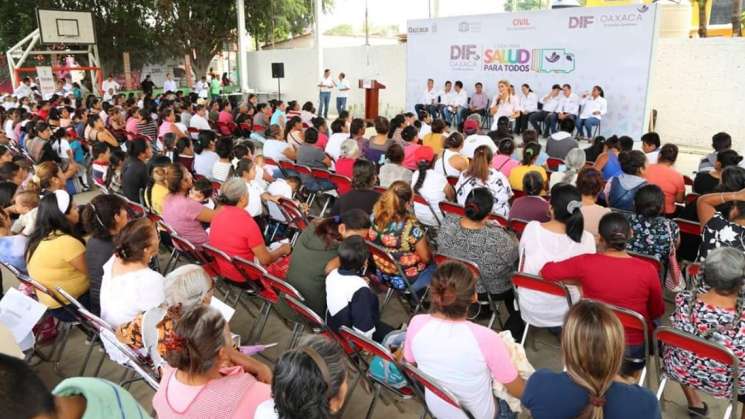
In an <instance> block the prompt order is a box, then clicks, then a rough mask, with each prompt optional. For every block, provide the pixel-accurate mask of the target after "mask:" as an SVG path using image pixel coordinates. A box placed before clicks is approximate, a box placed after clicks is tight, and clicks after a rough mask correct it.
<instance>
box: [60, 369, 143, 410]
mask: <svg viewBox="0 0 745 419" xmlns="http://www.w3.org/2000/svg"><path fill="white" fill-rule="evenodd" d="M52 394H54V395H55V396H62V397H65V396H67V397H69V396H78V395H80V396H83V397H84V398H85V402H86V404H85V413H84V414H83V417H82V419H99V418H121V419H151V417H150V415H149V414H148V413H147V412H146V411H145V409H143V408H142V406H140V404H139V403H137V400H135V399H134V397H132V395H131V394H129V392H127V390H125V389H123V388H121V387H119V386H118V385H116V384H114V383H112V382H111V381H108V380H104V379H103V378H92V377H74V378H68V379H66V380H64V381H62V382H61V383H59V384H57V387H55V388H54V390H52Z"/></svg>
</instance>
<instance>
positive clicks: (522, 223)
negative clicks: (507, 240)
mask: <svg viewBox="0 0 745 419" xmlns="http://www.w3.org/2000/svg"><path fill="white" fill-rule="evenodd" d="M527 225H528V221H526V220H521V219H519V218H513V219H511V220H510V221H509V222H508V224H507V226H508V227H509V229H510V230H512V231H514V232H515V234H516V235H517V237H520V236H522V234H523V230H525V227H526V226H527Z"/></svg>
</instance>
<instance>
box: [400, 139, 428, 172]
mask: <svg viewBox="0 0 745 419" xmlns="http://www.w3.org/2000/svg"><path fill="white" fill-rule="evenodd" d="M421 147H424V146H422V145H419V144H414V143H404V162H403V164H402V166H403V167H405V168H407V169H409V170H416V160H415V158H414V154H415V153H416V151H417V150H419V149H420V148H421Z"/></svg>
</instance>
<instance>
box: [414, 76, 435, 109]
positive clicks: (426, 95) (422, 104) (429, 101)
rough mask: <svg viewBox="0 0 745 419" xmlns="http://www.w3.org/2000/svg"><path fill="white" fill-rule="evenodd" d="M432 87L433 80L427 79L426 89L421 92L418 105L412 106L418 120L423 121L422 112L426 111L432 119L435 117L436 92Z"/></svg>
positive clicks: (433, 84)
mask: <svg viewBox="0 0 745 419" xmlns="http://www.w3.org/2000/svg"><path fill="white" fill-rule="evenodd" d="M434 86H435V81H434V80H433V79H427V87H426V88H425V89H424V92H422V97H421V98H420V99H419V103H417V104H416V105H414V110H415V111H416V114H417V117H418V118H419V119H423V116H422V115H423V112H424V111H427V112H428V113H429V114H430V115H432V116H433V117H434V115H437V91H436V90H435V87H434Z"/></svg>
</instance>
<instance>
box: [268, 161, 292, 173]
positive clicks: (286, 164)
mask: <svg viewBox="0 0 745 419" xmlns="http://www.w3.org/2000/svg"><path fill="white" fill-rule="evenodd" d="M270 160H271V159H270ZM264 161H265V162H266V163H267V164H274V165H275V166H279V168H280V169H283V170H292V171H296V170H295V163H293V162H291V161H288V160H280V161H279V164H277V162H275V161H274V160H272V162H271V163H269V161H267V160H264Z"/></svg>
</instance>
